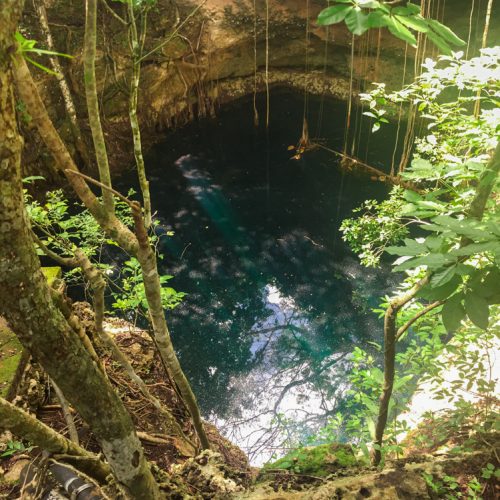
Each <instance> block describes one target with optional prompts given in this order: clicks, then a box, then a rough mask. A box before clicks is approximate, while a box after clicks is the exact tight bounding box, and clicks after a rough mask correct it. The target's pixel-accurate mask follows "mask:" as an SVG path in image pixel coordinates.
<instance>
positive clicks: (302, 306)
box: [120, 91, 395, 464]
mask: <svg viewBox="0 0 500 500" xmlns="http://www.w3.org/2000/svg"><path fill="white" fill-rule="evenodd" d="M258 101H259V102H258V104H259V106H260V108H261V109H263V105H264V101H263V96H259V100H258ZM321 110H323V111H322V113H321ZM302 113H303V100H302V96H300V95H297V94H292V93H288V92H285V91H277V92H274V93H273V95H272V108H271V120H272V121H271V125H270V129H269V133H268V134H266V131H265V128H264V127H262V126H261V127H260V128H259V129H258V130H255V128H254V126H253V113H252V103H251V99H243V100H240V101H238V102H236V103H234V104H231V105H229V106H226V107H225V108H224V109H223V110H220V111H219V113H218V117H217V118H216V119H213V120H204V121H203V122H201V123H193V124H191V125H189V126H187V127H185V128H183V129H181V130H178V131H177V132H174V133H171V134H169V135H168V136H167V137H166V138H165V142H164V144H162V145H160V146H158V147H157V148H155V149H154V150H153V151H152V152H151V154H150V155H149V157H148V160H147V166H148V175H149V178H150V180H151V186H150V187H151V196H152V202H153V207H154V208H155V210H157V214H156V218H157V219H158V220H159V221H160V224H161V228H160V230H159V233H160V234H164V233H166V231H174V233H175V234H174V236H172V237H168V236H162V237H161V238H160V244H159V247H160V251H161V253H162V254H163V256H164V257H163V258H162V259H161V261H160V269H161V271H162V272H163V273H164V274H173V275H174V276H175V278H174V279H173V280H172V281H170V282H169V284H170V285H171V286H173V287H174V288H175V289H176V290H178V291H183V292H186V293H187V294H188V295H187V296H186V298H185V300H184V302H183V303H182V305H180V306H179V307H177V308H176V309H175V310H174V311H172V312H169V313H168V320H169V324H170V327H171V330H172V337H173V342H174V345H175V347H176V349H177V352H178V355H179V358H180V361H181V364H182V366H183V368H184V370H185V371H186V374H187V376H188V378H189V379H190V381H191V383H192V385H193V389H194V391H195V393H196V395H197V397H198V400H199V403H200V406H201V409H202V413H203V415H204V416H205V418H207V419H208V420H210V421H212V422H214V423H216V424H217V425H218V426H219V428H220V429H222V431H223V432H224V433H225V434H226V436H228V437H229V438H230V439H232V440H233V441H234V442H235V443H236V444H238V445H239V446H241V447H242V448H243V449H245V450H246V451H247V452H248V453H249V455H250V458H251V459H252V461H253V462H254V463H255V464H260V463H262V462H263V461H265V460H267V459H268V458H269V457H270V456H271V455H272V454H273V453H277V454H280V453H283V452H284V451H286V448H287V446H289V445H292V444H293V443H294V442H296V441H297V440H300V439H304V438H305V437H306V436H308V435H309V434H311V433H313V432H314V431H316V430H317V429H318V428H319V427H321V425H323V424H324V423H325V421H326V418H327V417H328V416H331V415H333V414H334V413H335V412H336V411H338V410H339V409H341V408H342V404H343V402H345V395H344V393H345V391H346V371H347V370H348V369H349V363H348V354H349V353H350V352H351V351H352V349H353V348H354V346H360V347H363V348H369V346H370V344H369V341H380V340H381V337H382V324H381V321H380V320H378V319H377V317H376V316H375V315H374V314H373V313H372V312H371V311H370V310H371V308H373V307H376V306H377V305H378V304H379V298H380V297H381V296H383V295H384V293H386V292H388V291H389V290H390V289H391V287H392V286H393V284H394V281H395V280H394V278H393V277H392V276H391V275H390V274H389V273H388V271H387V269H386V268H385V267H383V268H382V269H381V270H367V269H365V268H363V267H361V266H360V265H359V263H358V261H357V259H356V257H355V255H353V254H352V253H351V252H350V250H349V249H348V248H347V246H346V245H345V244H344V243H343V242H342V240H341V238H340V234H339V231H338V227H339V224H340V222H341V221H342V220H343V219H344V218H346V217H348V216H349V215H350V214H351V212H352V209H354V208H355V207H357V206H358V205H359V204H360V203H361V202H362V201H363V200H365V199H373V198H376V199H383V198H384V197H385V196H386V195H387V188H386V187H385V186H383V185H382V184H381V183H377V182H372V181H370V180H369V179H367V178H365V177H354V176H353V175H350V174H343V173H342V172H341V171H340V170H339V169H338V165H337V158H336V157H335V156H334V155H332V154H331V153H329V152H327V151H325V150H323V149H317V150H314V151H311V152H308V153H306V154H305V155H304V156H303V157H302V158H301V159H299V160H291V159H290V157H291V156H292V155H293V152H291V151H289V150H288V146H289V145H292V144H295V143H297V141H298V139H299V137H300V135H301V130H302ZM344 116H345V104H342V103H339V102H336V101H331V100H322V99H319V98H318V99H313V98H310V100H309V112H308V117H309V126H310V133H311V137H312V138H316V139H318V140H320V141H321V142H322V144H324V145H327V146H328V147H330V148H333V149H337V150H338V149H340V148H341V147H342V144H343V124H344ZM363 125H364V128H365V129H366V128H367V127H368V126H369V124H368V123H364V124H363ZM392 132H393V131H391V130H387V131H385V132H382V133H379V135H378V136H376V137H375V138H371V141H370V144H369V153H368V156H367V158H368V161H369V162H370V163H371V164H372V165H375V166H378V167H380V166H381V165H383V164H384V161H385V162H387V160H388V159H389V158H390V156H391V154H392V151H390V146H389V147H387V146H386V144H389V145H390V144H391V142H390V136H391V133H392ZM367 138H368V134H366V133H365V132H364V131H363V134H362V135H361V139H360V141H361V142H360V144H361V148H360V151H362V152H363V153H362V155H361V156H363V154H364V152H365V151H366V146H367V140H368V139H367ZM386 164H387V163H386ZM121 182H122V185H121V186H120V188H121V189H122V190H126V189H125V188H126V187H129V186H130V185H136V182H135V179H134V176H133V175H132V174H131V175H127V176H125V177H124V178H123V179H122V181H121Z"/></svg>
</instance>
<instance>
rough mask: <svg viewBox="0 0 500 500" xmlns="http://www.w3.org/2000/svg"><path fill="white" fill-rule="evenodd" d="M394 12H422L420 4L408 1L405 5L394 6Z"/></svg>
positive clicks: (405, 13) (403, 13) (406, 13)
mask: <svg viewBox="0 0 500 500" xmlns="http://www.w3.org/2000/svg"><path fill="white" fill-rule="evenodd" d="M392 13H393V14H398V15H403V16H406V15H412V14H420V6H418V5H415V4H413V3H410V2H408V3H407V4H406V6H405V7H394V8H393V9H392Z"/></svg>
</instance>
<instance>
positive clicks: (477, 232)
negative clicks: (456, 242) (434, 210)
mask: <svg viewBox="0 0 500 500" xmlns="http://www.w3.org/2000/svg"><path fill="white" fill-rule="evenodd" d="M432 221H433V222H435V223H437V224H439V225H441V226H443V229H451V230H452V231H454V232H455V233H457V234H459V235H461V236H466V237H467V238H470V239H471V240H477V239H480V240H491V235H490V233H488V232H487V231H483V230H482V229H479V228H478V227H477V226H478V222H476V221H474V220H466V219H461V220H460V219H456V218H455V217H450V216H449V215H438V216H437V217H434V219H433V220H432ZM422 227H423V226H422Z"/></svg>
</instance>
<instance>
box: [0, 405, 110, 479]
mask: <svg viewBox="0 0 500 500" xmlns="http://www.w3.org/2000/svg"><path fill="white" fill-rule="evenodd" d="M0 429H2V430H8V431H10V432H12V434H14V435H15V436H18V437H22V438H23V439H26V440H27V441H30V442H31V443H33V444H34V445H35V446H38V447H40V448H42V449H43V450H46V451H48V452H50V453H57V454H63V455H72V456H78V457H82V458H84V459H85V460H86V463H87V468H86V469H87V470H86V471H85V472H86V473H87V474H89V475H91V476H92V477H94V478H95V479H98V480H99V481H105V479H106V477H107V476H109V475H110V474H111V469H110V468H109V465H107V464H105V463H104V462H102V461H101V460H99V459H98V458H97V457H96V456H95V455H94V454H92V453H90V452H88V451H87V450H85V449H83V448H82V447H81V446H79V445H78V444H77V443H74V442H72V441H70V440H69V439H67V438H65V437H64V436H63V435H61V434H59V433H58V432H56V431H54V430H53V429H51V428H50V427H49V426H47V425H45V424H44V423H42V422H40V421H39V420H37V419H36V418H35V417H32V416H31V415H30V414H29V413H26V412H25V411H24V410H21V409H20V408H18V407H17V406H14V405H13V404H12V403H9V402H8V401H6V400H5V399H3V398H0Z"/></svg>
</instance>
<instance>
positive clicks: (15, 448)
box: [0, 441, 33, 458]
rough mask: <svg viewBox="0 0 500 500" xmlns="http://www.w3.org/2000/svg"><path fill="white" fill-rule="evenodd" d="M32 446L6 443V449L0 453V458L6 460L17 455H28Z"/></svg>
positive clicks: (15, 442) (14, 442)
mask: <svg viewBox="0 0 500 500" xmlns="http://www.w3.org/2000/svg"><path fill="white" fill-rule="evenodd" d="M32 449H33V446H25V445H24V443H23V442H22V441H7V446H6V449H5V450H4V451H3V452H2V453H0V458H8V457H12V456H13V455H17V454H18V453H29V452H30V451H31V450H32Z"/></svg>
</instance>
